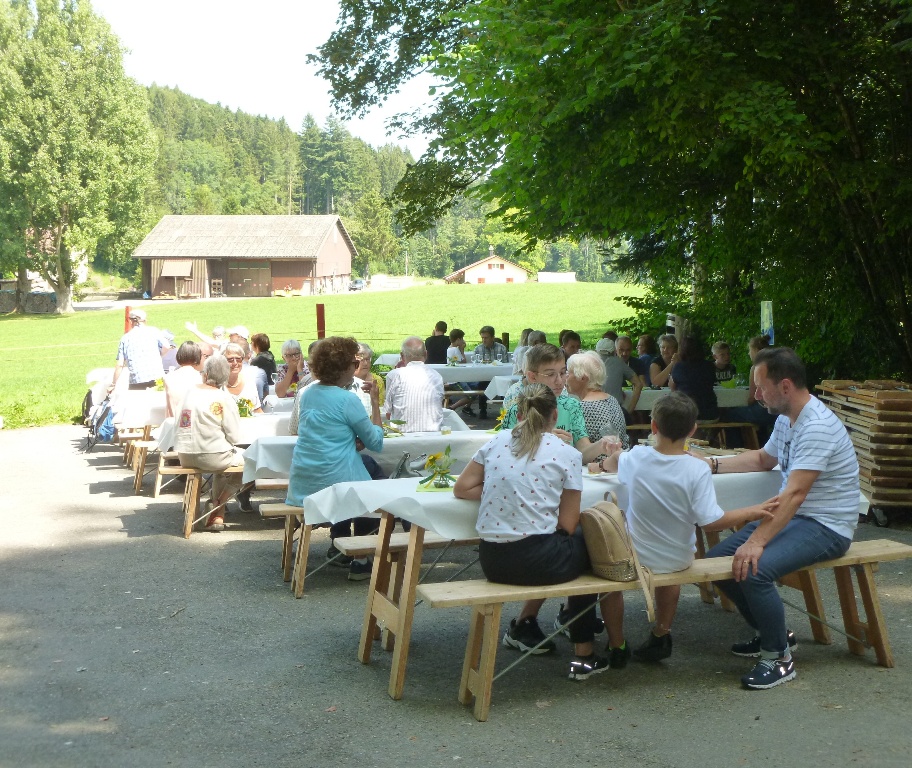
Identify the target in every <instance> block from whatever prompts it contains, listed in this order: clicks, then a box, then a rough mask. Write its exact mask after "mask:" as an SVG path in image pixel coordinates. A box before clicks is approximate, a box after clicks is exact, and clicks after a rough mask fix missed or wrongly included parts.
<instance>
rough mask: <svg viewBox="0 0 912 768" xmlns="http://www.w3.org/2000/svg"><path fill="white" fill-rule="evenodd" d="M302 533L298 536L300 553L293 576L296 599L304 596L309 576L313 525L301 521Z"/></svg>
mask: <svg viewBox="0 0 912 768" xmlns="http://www.w3.org/2000/svg"><path fill="white" fill-rule="evenodd" d="M301 522H302V523H303V525H301V533H300V534H299V536H298V553H297V555H296V556H295V562H294V572H293V573H292V576H291V591H292V592H294V596H295V597H296V598H300V597H302V596H303V595H304V576H305V575H306V574H307V558H308V556H309V555H310V532H311V530H313V526H312V525H307V524H306V523H304V521H303V520H302V521H301Z"/></svg>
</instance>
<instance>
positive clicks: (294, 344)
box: [282, 339, 301, 357]
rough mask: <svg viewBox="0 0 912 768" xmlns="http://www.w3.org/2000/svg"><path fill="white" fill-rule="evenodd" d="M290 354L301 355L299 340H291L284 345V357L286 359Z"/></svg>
mask: <svg viewBox="0 0 912 768" xmlns="http://www.w3.org/2000/svg"><path fill="white" fill-rule="evenodd" d="M288 352H292V353H298V354H300V353H301V342H300V341H298V340H297V339H289V340H288V341H286V342H285V343H284V344H282V357H285V355H286V354H287V353H288Z"/></svg>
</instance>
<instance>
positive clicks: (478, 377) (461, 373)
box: [428, 363, 513, 384]
mask: <svg viewBox="0 0 912 768" xmlns="http://www.w3.org/2000/svg"><path fill="white" fill-rule="evenodd" d="M428 368H430V369H431V370H433V371H437V373H439V374H440V378H442V379H443V383H444V384H459V383H464V382H469V381H492V380H493V379H494V377H495V376H511V375H512V374H513V363H479V364H478V365H475V364H474V363H467V364H465V365H429V366H428Z"/></svg>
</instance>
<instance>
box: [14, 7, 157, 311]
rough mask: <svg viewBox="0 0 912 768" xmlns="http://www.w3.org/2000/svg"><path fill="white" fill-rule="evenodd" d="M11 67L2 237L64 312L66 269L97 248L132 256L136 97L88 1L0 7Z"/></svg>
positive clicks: (138, 207) (145, 131)
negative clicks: (8, 211)
mask: <svg viewBox="0 0 912 768" xmlns="http://www.w3.org/2000/svg"><path fill="white" fill-rule="evenodd" d="M0 26H2V28H3V29H4V33H3V35H4V42H12V41H13V40H15V42H14V44H13V46H12V48H13V50H14V51H15V56H16V58H15V63H14V64H13V65H12V66H6V67H4V68H3V69H0V77H2V78H3V83H2V84H0V94H2V95H0V142H2V143H3V146H4V148H5V150H6V153H8V159H7V160H6V162H5V163H4V165H3V166H2V167H0V197H2V198H3V199H5V200H11V201H13V207H14V208H15V209H16V211H17V212H18V213H17V214H16V215H15V216H14V217H13V218H10V217H9V216H4V218H3V220H2V225H3V228H4V234H3V239H4V240H18V241H20V242H22V243H23V244H24V245H25V250H26V251H27V253H28V254H29V261H30V263H31V264H32V266H33V268H35V269H37V271H39V272H40V273H41V274H42V275H43V276H44V277H45V279H46V280H47V281H48V282H49V283H50V284H51V286H52V288H53V289H54V291H55V293H56V294H57V311H58V312H71V311H73V308H72V290H73V285H74V282H75V278H76V264H77V260H78V259H79V258H80V257H81V255H91V254H93V253H94V251H95V247H96V244H97V243H98V242H99V240H101V239H106V240H107V242H108V247H109V248H117V249H118V250H132V247H133V246H135V245H136V243H138V242H139V239H140V238H141V237H142V234H143V231H144V227H145V224H146V222H145V214H146V205H147V202H146V191H147V188H148V185H149V182H150V180H151V168H152V163H153V160H154V138H153V136H152V134H151V130H150V124H149V119H148V116H147V102H146V98H145V93H144V91H143V90H142V89H140V88H139V87H138V86H137V85H136V84H135V83H134V82H133V81H132V80H130V79H129V78H127V77H126V76H125V75H124V71H123V52H122V49H121V46H120V43H119V42H118V40H117V38H116V37H115V36H114V35H113V34H112V32H111V30H110V28H109V26H108V24H107V23H106V22H105V21H104V20H103V19H102V18H100V17H99V16H96V15H95V14H94V13H93V12H92V8H91V4H90V3H89V2H87V1H86V0H34V1H33V2H28V1H27V0H12V1H11V2H5V3H2V4H0Z"/></svg>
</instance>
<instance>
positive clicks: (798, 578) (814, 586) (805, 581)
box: [779, 571, 833, 645]
mask: <svg viewBox="0 0 912 768" xmlns="http://www.w3.org/2000/svg"><path fill="white" fill-rule="evenodd" d="M779 583H780V584H784V585H785V586H786V587H791V588H792V589H797V590H799V591H800V592H801V594H803V595H804V607H805V609H806V610H807V612H808V613H809V614H811V616H819V617H820V618H821V619H823V620H826V608H824V607H823V598H822V597H821V595H820V585H819V584H818V583H817V574H816V573H814V572H813V571H798V572H797V573H790V574H788V575H787V576H783V577H782V578H781V579H779ZM811 633H812V634H813V635H814V642H817V643H820V644H821V645H830V644H831V643H832V642H833V636H832V635H831V634H830V628H829V627H828V626H827V625H826V624H824V623H823V622H822V621H816V620H815V619H811Z"/></svg>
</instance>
